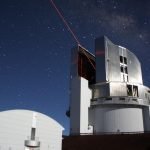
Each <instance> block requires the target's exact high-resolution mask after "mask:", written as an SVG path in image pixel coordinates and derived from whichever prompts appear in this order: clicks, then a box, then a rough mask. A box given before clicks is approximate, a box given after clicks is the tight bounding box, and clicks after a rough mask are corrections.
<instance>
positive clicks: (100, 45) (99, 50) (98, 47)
mask: <svg viewBox="0 0 150 150" xmlns="http://www.w3.org/2000/svg"><path fill="white" fill-rule="evenodd" d="M95 55H96V82H97V83H99V82H105V81H106V70H105V37H101V38H97V39H96V40H95Z"/></svg>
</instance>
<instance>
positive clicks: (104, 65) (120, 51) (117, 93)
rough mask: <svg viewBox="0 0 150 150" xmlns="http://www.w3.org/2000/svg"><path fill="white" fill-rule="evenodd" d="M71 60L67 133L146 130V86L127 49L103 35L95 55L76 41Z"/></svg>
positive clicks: (149, 94)
mask: <svg viewBox="0 0 150 150" xmlns="http://www.w3.org/2000/svg"><path fill="white" fill-rule="evenodd" d="M71 61H72V62H71V82H70V113H68V114H70V134H71V135H74V134H101V133H120V132H121V133H126V132H144V131H150V113H149V104H150V89H149V88H148V87H146V86H144V85H143V80H142V71H141V64H140V62H139V60H138V58H137V57H136V56H135V55H134V54H133V53H132V52H131V51H129V50H128V49H127V48H124V47H122V46H118V45H115V44H113V43H112V42H111V41H110V40H109V39H108V38H107V37H105V36H104V37H101V38H97V39H96V40H95V55H93V54H91V53H89V52H88V51H87V50H86V49H84V48H83V47H82V46H80V45H78V47H75V48H74V49H73V50H72V55H71Z"/></svg>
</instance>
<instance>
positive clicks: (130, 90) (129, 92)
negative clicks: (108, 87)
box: [127, 85, 132, 96]
mask: <svg viewBox="0 0 150 150" xmlns="http://www.w3.org/2000/svg"><path fill="white" fill-rule="evenodd" d="M127 95H128V96H132V85H127Z"/></svg>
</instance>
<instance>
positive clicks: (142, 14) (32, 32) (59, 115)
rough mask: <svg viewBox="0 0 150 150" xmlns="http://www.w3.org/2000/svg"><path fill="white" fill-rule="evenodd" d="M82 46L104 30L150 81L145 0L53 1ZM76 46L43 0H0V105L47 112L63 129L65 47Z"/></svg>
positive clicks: (149, 19)
mask: <svg viewBox="0 0 150 150" xmlns="http://www.w3.org/2000/svg"><path fill="white" fill-rule="evenodd" d="M54 2H55V3H56V5H57V6H58V8H59V9H60V11H61V12H62V14H63V16H64V17H65V19H66V20H67V22H68V24H69V25H70V27H71V28H72V29H73V31H74V32H75V34H76V36H77V37H78V39H79V41H80V43H81V44H82V46H84V47H85V48H87V49H88V50H89V51H90V52H92V53H94V39H95V38H96V37H100V36H102V35H106V36H107V37H108V38H109V39H110V40H111V41H112V42H113V43H115V44H118V45H121V46H124V47H126V48H128V49H129V50H131V51H132V52H133V53H135V54H136V56H137V57H138V58H139V60H140V61H141V64H142V67H143V68H142V71H143V79H144V84H145V85H147V86H150V69H149V65H150V1H149V0H54ZM75 45H76V41H75V40H74V39H73V38H72V36H71V34H70V33H69V32H68V30H67V28H66V27H65V26H64V24H63V22H62V20H61V19H60V18H59V16H58V15H57V13H56V11H55V9H54V8H53V7H52V5H51V4H50V1H49V0H1V1H0V110H8V109H15V108H17V109H30V110H36V111H38V112H41V113H44V114H46V115H49V116H50V117H52V118H54V119H55V120H57V121H58V122H59V123H60V124H62V125H63V126H64V127H65V128H66V131H65V132H64V133H65V134H67V133H68V130H69V119H68V118H67V117H66V116H65V112H66V110H67V109H68V105H69V72H70V52H71V48H72V47H73V46H75Z"/></svg>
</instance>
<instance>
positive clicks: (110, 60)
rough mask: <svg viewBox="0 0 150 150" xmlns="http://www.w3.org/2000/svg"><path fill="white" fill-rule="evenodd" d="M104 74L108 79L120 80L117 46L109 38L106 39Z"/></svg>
mask: <svg viewBox="0 0 150 150" xmlns="http://www.w3.org/2000/svg"><path fill="white" fill-rule="evenodd" d="M106 50H107V53H108V54H107V55H106V68H107V69H106V75H107V78H108V81H110V82H111V81H121V75H120V57H119V47H118V46H117V45H114V44H113V43H112V42H111V41H110V40H108V39H107V41H106Z"/></svg>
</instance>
